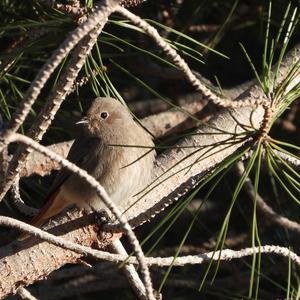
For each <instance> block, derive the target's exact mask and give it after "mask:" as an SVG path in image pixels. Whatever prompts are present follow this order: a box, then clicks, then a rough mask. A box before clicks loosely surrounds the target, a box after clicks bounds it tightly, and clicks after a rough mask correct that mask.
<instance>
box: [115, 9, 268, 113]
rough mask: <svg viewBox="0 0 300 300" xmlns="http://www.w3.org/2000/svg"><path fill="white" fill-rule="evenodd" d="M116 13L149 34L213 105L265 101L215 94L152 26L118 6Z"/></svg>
mask: <svg viewBox="0 0 300 300" xmlns="http://www.w3.org/2000/svg"><path fill="white" fill-rule="evenodd" d="M116 12H118V13H120V14H121V15H123V16H124V17H125V18H127V19H129V20H130V21H131V22H132V23H133V24H134V25H136V26H138V27H139V28H141V29H143V30H144V32H145V33H147V34H148V35H149V36H150V37H151V38H152V39H153V40H154V41H155V43H156V44H157V45H158V46H159V47H160V48H161V49H162V50H163V51H164V52H165V54H166V55H167V56H168V57H169V58H170V59H171V60H172V61H173V63H174V64H175V65H176V66H178V67H179V68H180V70H181V71H182V72H183V73H184V74H185V76H186V78H187V79H188V80H189V81H190V83H191V84H192V85H193V86H194V87H195V88H196V89H197V91H199V92H200V93H202V94H203V95H204V96H205V97H206V98H207V99H208V100H210V101H212V102H213V103H215V104H217V105H220V106H222V107H231V108H233V107H236V108H237V107H242V106H243V107H244V106H252V107H253V106H255V105H258V104H261V103H262V102H264V101H265V100H264V99H263V100H261V99H257V100H255V102H254V101H253V99H252V101H250V102H241V101H239V102H233V101H232V100H231V99H227V98H221V97H219V96H218V95H216V94H215V93H213V92H212V91H211V90H210V89H208V88H207V87H206V86H205V84H203V83H202V82H201V81H200V80H199V79H198V78H197V76H195V74H194V73H193V72H192V71H191V69H190V68H189V66H188V65H187V63H186V62H185V60H184V59H183V58H182V57H180V55H178V53H177V52H176V50H175V49H173V48H172V47H171V46H170V45H169V44H168V43H167V42H166V41H165V40H164V39H163V38H162V37H161V36H160V35H159V33H158V31H157V30H156V29H155V28H154V27H153V26H151V25H150V24H149V23H147V22H146V21H144V20H142V19H141V18H140V17H139V16H137V15H135V14H133V13H131V12H130V11H128V10H127V9H126V8H124V7H121V6H118V7H117V9H116Z"/></svg>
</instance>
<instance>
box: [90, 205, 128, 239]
mask: <svg viewBox="0 0 300 300" xmlns="http://www.w3.org/2000/svg"><path fill="white" fill-rule="evenodd" d="M89 209H90V211H91V212H93V213H94V216H95V223H96V225H97V227H98V228H100V230H99V233H98V236H99V239H100V240H109V241H111V242H112V241H115V240H118V239H120V238H121V237H122V232H107V231H105V232H104V231H102V230H101V228H103V225H106V224H109V223H112V218H111V216H110V215H109V213H108V212H107V211H106V210H105V209H101V210H97V209H95V208H93V207H89Z"/></svg>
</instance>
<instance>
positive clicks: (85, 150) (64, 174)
mask: <svg viewBox="0 0 300 300" xmlns="http://www.w3.org/2000/svg"><path fill="white" fill-rule="evenodd" d="M95 142H97V141H95V140H94V139H91V138H85V137H80V138H77V139H76V140H75V141H74V143H73V145H72V146H71V148H70V151H69V154H68V156H67V159H68V160H69V161H71V162H72V163H74V164H76V165H77V166H79V167H82V163H83V161H84V160H85V159H86V158H87V157H88V156H89V153H90V151H91V147H93V145H94V144H95ZM72 174H73V173H72V172H71V171H70V170H68V169H66V168H63V169H62V170H60V171H59V173H58V174H57V176H56V178H55V180H54V182H53V185H52V187H51V189H50V192H49V194H48V197H47V200H46V203H45V205H44V206H43V207H42V209H41V210H40V212H39V213H38V214H37V215H36V216H35V217H34V218H33V219H32V221H31V222H30V223H31V225H33V226H36V227H38V226H41V225H43V224H44V223H45V222H46V221H47V220H48V219H49V218H51V217H53V216H55V215H57V214H59V213H60V212H61V211H62V210H63V209H64V208H65V207H66V206H67V205H68V203H69V202H68V201H66V200H67V199H63V198H62V196H61V194H60V193H59V192H60V187H61V186H62V185H63V184H64V182H65V181H66V180H67V179H68V178H69V177H70V176H71V175H72Z"/></svg>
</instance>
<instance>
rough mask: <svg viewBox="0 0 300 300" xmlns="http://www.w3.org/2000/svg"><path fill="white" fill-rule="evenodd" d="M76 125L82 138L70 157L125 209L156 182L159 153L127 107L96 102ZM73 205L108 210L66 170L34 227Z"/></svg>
mask: <svg viewBox="0 0 300 300" xmlns="http://www.w3.org/2000/svg"><path fill="white" fill-rule="evenodd" d="M76 126H79V127H80V128H79V129H80V130H79V134H78V136H77V137H76V138H75V141H74V143H73V144H72V146H71V148H70V151H69V153H68V156H67V159H68V160H69V161H71V162H72V163H74V164H76V165H77V166H78V167H80V168H82V169H84V170H85V171H87V172H88V173H89V174H90V175H91V176H93V177H94V178H95V179H96V180H97V181H98V182H99V183H100V184H101V185H102V186H103V187H104V188H105V190H106V192H107V193H108V195H109V196H110V198H111V200H112V201H113V202H114V203H115V204H116V205H117V206H118V207H119V208H120V209H123V210H125V209H126V208H128V207H129V206H130V205H131V204H132V203H133V200H132V199H134V196H135V195H136V194H138V193H139V192H140V191H141V190H142V189H144V188H145V187H146V186H147V185H148V184H149V182H150V180H151V177H152V171H153V166H154V160H155V155H156V153H155V147H154V142H153V138H152V136H151V135H150V134H149V133H148V132H147V131H146V130H145V129H144V128H143V127H142V126H140V125H139V124H138V123H136V122H135V121H134V119H133V117H132V115H131V113H130V111H129V110H128V108H127V107H126V106H125V105H123V104H121V103H120V101H118V100H116V99H114V98H110V97H98V98H96V99H95V100H94V101H93V103H92V105H91V107H90V108H89V110H88V111H87V113H86V116H85V117H83V118H82V119H81V120H80V121H79V122H77V123H76ZM71 204H76V205H77V206H78V207H79V208H83V209H86V210H90V209H92V210H93V211H101V210H103V209H104V208H105V205H104V203H103V202H102V201H101V198H100V197H99V196H98V194H97V193H96V191H95V189H93V188H92V187H91V186H90V185H89V183H88V182H87V181H86V180H84V179H82V178H81V177H79V176H78V175H77V174H75V173H73V172H71V171H70V170H68V169H66V168H63V169H61V170H60V171H59V173H58V174H57V176H56V178H55V180H54V182H53V185H52V187H51V188H50V192H49V194H48V197H47V200H46V204H45V205H44V206H43V207H42V209H41V210H40V212H39V213H38V214H37V216H35V217H34V218H33V220H32V221H31V225H33V226H36V227H40V226H42V225H43V224H44V223H45V222H46V221H47V220H49V219H50V218H52V217H53V216H55V215H57V214H59V213H60V212H62V211H63V210H64V209H65V208H66V207H67V206H69V205H71Z"/></svg>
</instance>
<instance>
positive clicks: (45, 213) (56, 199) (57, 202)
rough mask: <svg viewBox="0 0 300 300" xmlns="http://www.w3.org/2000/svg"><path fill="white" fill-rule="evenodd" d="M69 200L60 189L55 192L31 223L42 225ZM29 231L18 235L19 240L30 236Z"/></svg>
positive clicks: (37, 225)
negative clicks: (64, 197) (61, 194)
mask: <svg viewBox="0 0 300 300" xmlns="http://www.w3.org/2000/svg"><path fill="white" fill-rule="evenodd" d="M66 206H67V202H66V201H65V200H64V199H63V198H62V197H61V196H60V193H59V190H58V191H56V192H54V193H53V194H51V195H50V197H49V198H48V200H47V202H46V204H45V205H44V206H43V207H42V208H41V210H40V211H39V213H38V214H37V215H36V216H35V217H34V218H33V219H32V220H31V222H30V225H33V226H35V227H40V226H42V225H43V224H44V223H46V221H47V220H49V219H50V218H51V217H53V216H55V215H57V214H59V213H60V212H61V211H62V210H63V209H64V208H65V207H66ZM29 236H30V235H29V234H27V233H24V234H22V235H21V236H20V237H18V240H20V241H22V240H25V239H27V238H28V237H29Z"/></svg>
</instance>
